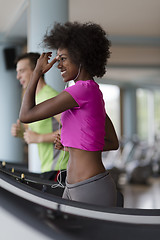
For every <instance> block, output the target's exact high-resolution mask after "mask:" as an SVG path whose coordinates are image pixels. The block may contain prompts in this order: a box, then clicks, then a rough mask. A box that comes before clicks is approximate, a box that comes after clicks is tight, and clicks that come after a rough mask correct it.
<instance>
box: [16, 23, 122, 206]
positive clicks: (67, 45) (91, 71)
mask: <svg viewBox="0 0 160 240" xmlns="http://www.w3.org/2000/svg"><path fill="white" fill-rule="evenodd" d="M44 44H45V46H47V47H48V48H50V49H56V50H57V56H56V57H55V58H54V59H53V60H52V61H49V60H50V58H51V55H52V53H51V52H47V53H43V54H42V55H41V56H40V58H39V59H38V61H37V65H36V68H35V70H34V72H33V75H32V79H31V81H30V83H29V85H28V88H27V90H26V93H25V96H24V99H23V102H22V106H21V111H20V120H21V121H22V122H24V123H30V122H34V121H38V120H42V119H45V118H49V117H52V116H54V115H56V114H59V113H62V117H61V122H62V130H61V136H60V135H58V136H57V140H56V143H55V145H56V147H57V148H58V149H62V148H64V150H67V151H69V156H70V157H69V161H68V166H67V177H66V186H65V190H64V193H63V198H65V199H70V200H74V201H79V202H84V203H89V204H96V205H99V206H103V207H114V206H116V201H117V192H116V187H115V183H114V181H113V179H112V177H111V176H110V174H109V172H108V171H107V170H106V169H105V167H104V165H103V163H102V151H109V150H116V149H118V146H119V144H118V139H117V135H116V132H115V129H114V126H113V124H112V122H111V120H110V118H109V117H108V115H107V114H106V112H105V106H104V100H103V95H102V93H101V91H100V89H99V86H98V84H97V83H96V82H95V81H94V77H102V76H103V75H104V74H105V71H106V66H107V60H108V58H109V56H110V51H109V47H110V42H109V40H108V39H107V36H106V33H105V31H104V30H103V29H102V28H101V27H100V26H99V25H97V24H94V23H90V22H89V23H84V24H82V23H78V22H73V23H72V22H67V23H65V24H60V23H56V24H55V25H54V26H53V29H52V30H50V32H49V33H47V34H46V35H45V36H44ZM56 62H57V64H58V69H59V70H60V72H61V76H62V78H63V81H64V82H65V83H67V82H69V81H71V80H74V82H75V84H74V85H72V86H70V87H68V88H66V89H65V90H63V91H62V92H61V93H60V94H59V95H57V96H56V97H54V98H51V99H49V100H47V101H45V102H43V103H40V104H38V105H36V104H35V92H36V87H37V84H38V81H39V79H40V77H41V75H42V74H44V73H46V72H47V71H48V70H49V69H50V68H51V67H52V66H53V65H54V64H55V63H56Z"/></svg>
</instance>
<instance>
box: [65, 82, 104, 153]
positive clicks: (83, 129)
mask: <svg viewBox="0 0 160 240" xmlns="http://www.w3.org/2000/svg"><path fill="white" fill-rule="evenodd" d="M64 91H66V92H68V93H69V94H70V95H71V96H72V97H73V98H74V100H75V101H76V102H77V103H78V105H79V107H75V108H72V109H69V110H67V111H65V112H63V113H62V117H61V122H62V130H61V142H62V144H63V145H64V146H66V147H73V148H78V149H83V150H87V151H99V150H103V147H104V136H105V118H106V112H105V106H104V100H103V95H102V92H101V91H100V89H99V85H98V84H97V83H96V82H95V81H94V80H87V81H82V80H79V81H77V82H76V83H75V85H73V86H71V87H68V88H66V89H65V90H64Z"/></svg>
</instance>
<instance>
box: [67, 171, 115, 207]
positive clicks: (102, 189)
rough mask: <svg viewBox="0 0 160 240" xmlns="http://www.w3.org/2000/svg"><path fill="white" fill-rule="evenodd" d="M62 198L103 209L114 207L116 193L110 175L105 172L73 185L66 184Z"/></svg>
mask: <svg viewBox="0 0 160 240" xmlns="http://www.w3.org/2000/svg"><path fill="white" fill-rule="evenodd" d="M63 198H64V199H70V200H74V201H78V202H84V203H89V204H96V205H99V206H103V207H115V206H116V202H117V191H116V186H115V183H114V181H113V179H112V177H111V175H110V174H109V172H108V171H106V172H104V173H101V174H98V175H96V176H94V177H91V178H89V179H87V180H84V181H81V182H78V183H75V184H68V183H67V182H66V187H65V190H64V193H63Z"/></svg>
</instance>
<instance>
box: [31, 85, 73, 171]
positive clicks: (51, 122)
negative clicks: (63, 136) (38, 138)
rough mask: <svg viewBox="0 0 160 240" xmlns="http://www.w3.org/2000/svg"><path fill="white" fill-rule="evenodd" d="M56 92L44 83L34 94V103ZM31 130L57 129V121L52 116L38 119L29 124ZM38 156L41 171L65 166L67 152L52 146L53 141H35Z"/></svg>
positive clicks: (48, 130)
mask: <svg viewBox="0 0 160 240" xmlns="http://www.w3.org/2000/svg"><path fill="white" fill-rule="evenodd" d="M57 94H58V92H57V91H56V90H54V89H53V88H51V87H50V86H49V85H45V86H44V87H43V88H42V89H41V90H40V91H39V92H38V94H37V95H36V104H38V103H41V102H43V101H45V100H47V99H49V98H52V97H55V96H56V95H57ZM29 127H30V129H31V130H32V131H34V132H36V133H39V134H46V133H51V132H54V131H56V130H57V129H59V123H58V122H57V120H56V119H55V118H54V117H51V118H47V119H44V120H40V121H37V122H33V123H30V124H29ZM37 145H38V152H39V158H40V161H41V171H42V172H47V171H52V170H60V169H66V168H67V162H68V158H69V153H68V152H64V151H60V150H57V149H55V148H54V144H53V143H37Z"/></svg>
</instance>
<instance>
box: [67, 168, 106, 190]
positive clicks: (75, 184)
mask: <svg viewBox="0 0 160 240" xmlns="http://www.w3.org/2000/svg"><path fill="white" fill-rule="evenodd" d="M107 175H109V171H105V172H103V173H99V174H97V175H95V176H93V177H91V178H88V179H86V180H83V181H81V182H77V183H72V184H70V183H67V180H66V187H67V188H74V187H78V186H81V185H84V184H87V183H90V182H94V181H97V180H99V179H101V178H103V177H106V176H107Z"/></svg>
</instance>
